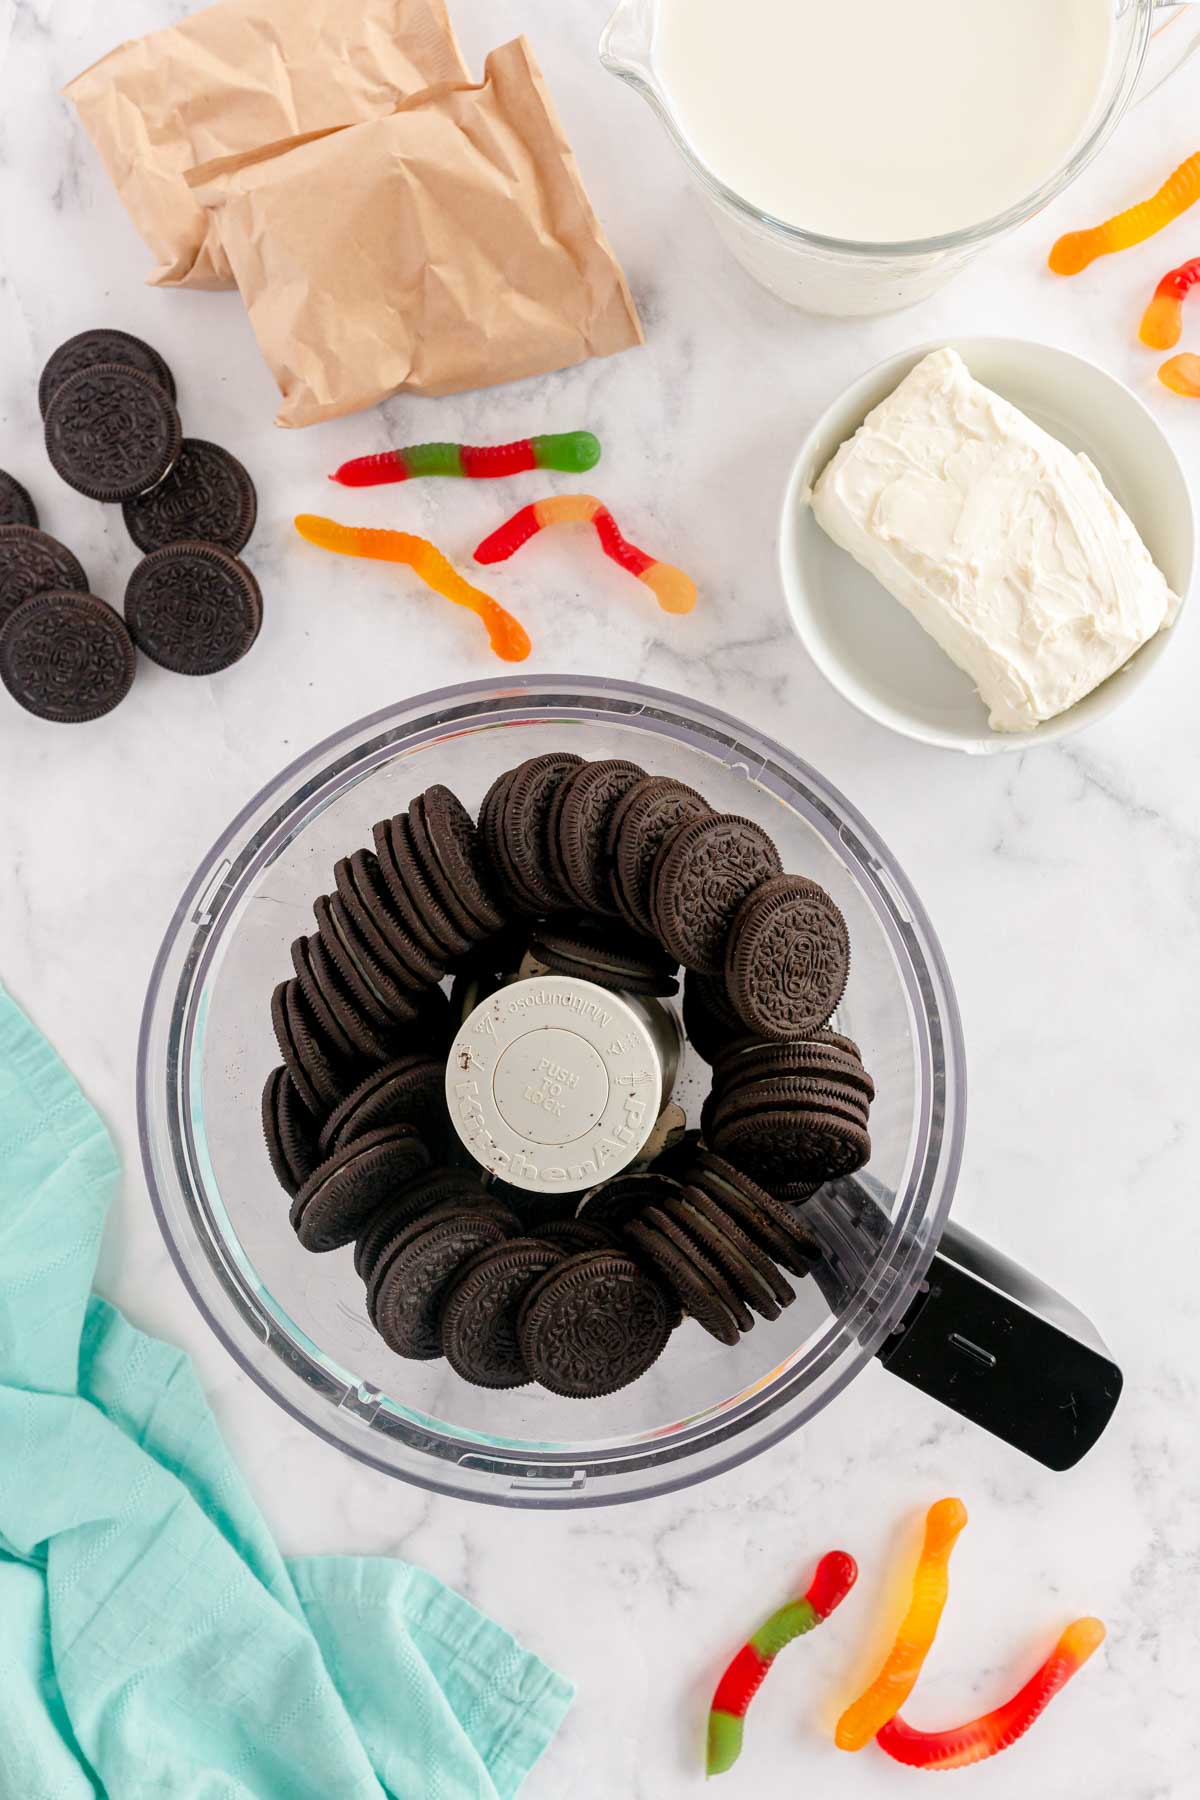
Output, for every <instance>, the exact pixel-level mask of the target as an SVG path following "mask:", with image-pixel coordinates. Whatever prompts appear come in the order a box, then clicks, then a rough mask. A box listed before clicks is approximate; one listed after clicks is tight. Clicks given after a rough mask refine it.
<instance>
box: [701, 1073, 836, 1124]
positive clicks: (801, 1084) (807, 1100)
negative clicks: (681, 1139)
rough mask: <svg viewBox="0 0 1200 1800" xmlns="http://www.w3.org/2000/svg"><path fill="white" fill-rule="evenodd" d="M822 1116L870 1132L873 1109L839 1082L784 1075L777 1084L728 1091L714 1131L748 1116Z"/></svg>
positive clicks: (720, 1100) (718, 1106)
mask: <svg viewBox="0 0 1200 1800" xmlns="http://www.w3.org/2000/svg"><path fill="white" fill-rule="evenodd" d="M796 1111H799V1112H819V1113H821V1114H825V1113H830V1114H832V1115H833V1117H835V1118H839V1119H846V1120H848V1121H849V1123H850V1124H851V1125H861V1126H863V1128H864V1129H865V1128H866V1125H867V1121H868V1113H869V1108H868V1104H867V1099H866V1096H865V1095H864V1094H861V1093H858V1092H856V1091H855V1089H854V1088H852V1087H849V1086H843V1085H842V1084H841V1083H839V1082H833V1081H817V1080H815V1079H814V1078H813V1077H812V1076H810V1075H784V1076H781V1077H779V1078H778V1079H777V1080H774V1081H747V1082H742V1083H741V1084H740V1085H738V1086H736V1087H733V1088H731V1089H727V1090H725V1091H724V1092H722V1093H721V1094H720V1095H719V1096H718V1097H717V1099H716V1102H715V1104H714V1106H713V1108H712V1112H711V1124H712V1127H713V1129H714V1131H719V1130H720V1129H721V1127H722V1126H723V1125H726V1124H728V1123H729V1122H730V1121H731V1120H733V1119H740V1118H742V1117H743V1116H744V1115H745V1114H746V1113H761V1112H796Z"/></svg>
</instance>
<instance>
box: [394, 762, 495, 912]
mask: <svg viewBox="0 0 1200 1800" xmlns="http://www.w3.org/2000/svg"><path fill="white" fill-rule="evenodd" d="M414 805H416V806H417V807H418V808H419V812H420V818H421V822H422V824H423V826H424V829H425V834H426V837H427V839H428V842H429V845H430V848H431V850H432V852H433V855H434V859H435V861H436V863H437V867H438V869H439V870H440V872H441V874H442V875H443V876H444V877H445V880H446V881H447V883H448V884H449V887H450V890H451V892H452V893H453V894H454V897H455V899H456V900H458V901H459V902H460V904H461V905H462V906H463V908H464V910H465V911H466V912H467V913H468V915H469V916H470V918H471V919H472V920H473V921H474V922H475V925H476V926H477V928H479V929H480V930H482V931H483V932H484V934H485V935H492V934H494V933H496V932H498V931H503V929H504V927H505V925H506V924H507V923H508V915H507V913H506V912H505V910H504V908H503V907H502V906H501V905H500V903H499V901H498V899H497V897H496V895H495V893H494V892H493V890H492V883H491V877H490V874H489V870H488V865H487V862H486V859H485V858H484V856H483V855H482V853H481V847H480V843H479V835H478V833H477V832H476V830H475V821H474V820H473V819H472V817H471V815H470V813H469V812H468V811H467V809H466V807H465V806H464V805H463V803H462V801H461V800H460V799H459V798H458V795H457V794H453V793H451V791H450V789H449V788H448V787H444V786H443V785H442V783H441V782H435V783H434V785H433V786H432V787H427V788H426V789H425V792H424V793H423V794H422V795H421V796H420V798H419V800H418V801H416V802H414ZM409 811H410V812H411V811H412V807H410V808H409Z"/></svg>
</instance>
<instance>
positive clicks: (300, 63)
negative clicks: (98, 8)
mask: <svg viewBox="0 0 1200 1800" xmlns="http://www.w3.org/2000/svg"><path fill="white" fill-rule="evenodd" d="M469 79H470V77H469V72H468V70H467V68H466V66H465V64H464V62H463V59H462V56H461V54H460V52H459V48H458V45H457V43H456V42H455V38H454V33H453V31H452V29H451V26H450V21H449V18H448V17H447V14H446V8H445V3H444V0H221V4H220V5H217V6H210V7H208V8H206V9H205V11H203V12H199V13H195V14H193V16H192V17H191V18H188V19H184V20H183V21H182V23H181V24H179V25H173V26H170V27H169V28H168V29H166V30H164V31H155V32H152V33H151V34H150V35H149V36H148V37H143V38H137V39H135V40H133V41H131V42H129V43H125V44H121V45H119V46H118V48H117V49H115V50H112V51H110V53H109V54H108V55H107V56H105V57H104V58H102V60H101V61H100V62H98V63H95V64H93V66H92V67H91V68H90V69H87V70H85V72H84V73H83V74H82V75H79V76H77V77H76V78H75V80H74V81H72V82H71V83H70V85H69V86H68V87H67V89H66V90H65V91H66V94H67V97H68V98H69V99H70V100H71V101H73V102H74V105H75V107H76V108H77V110H78V112H79V116H80V118H81V119H82V121H83V124H84V127H85V128H86V130H87V132H88V134H89V136H90V137H91V139H92V141H93V143H94V144H95V146H96V149H97V150H98V151H99V153H100V157H101V160H102V161H103V163H104V165H105V167H106V168H107V170H108V172H109V175H110V176H111V177H112V180H113V182H114V183H115V185H116V188H117V192H118V193H119V195H120V196H121V199H122V201H123V202H124V204H125V208H126V210H127V211H128V213H129V216H130V218H131V219H132V220H133V223H134V225H135V226H136V227H137V229H138V231H139V232H140V234H141V236H142V237H143V238H144V239H145V241H146V243H147V244H148V245H149V247H150V249H151V250H152V251H153V253H154V255H155V256H156V257H157V258H158V267H157V268H156V269H155V271H154V273H153V274H152V275H151V276H150V278H149V279H150V282H151V284H152V285H155V286H159V287H196V288H221V287H231V286H232V285H233V278H232V275H231V274H230V270H229V265H228V263H227V262H226V261H225V258H224V257H223V255H222V254H221V251H220V247H219V245H218V243H217V241H216V237H215V234H214V233H213V232H212V230H211V228H210V225H209V220H208V218H207V216H206V215H205V212H204V210H203V208H202V207H200V206H199V205H198V204H197V203H196V201H195V200H194V199H193V198H192V194H191V192H190V190H189V188H188V186H187V184H186V182H185V180H184V175H185V174H186V172H187V170H189V169H191V168H194V167H195V166H196V165H197V164H199V163H209V162H212V161H214V160H215V159H216V158H219V157H227V156H237V155H241V154H242V153H243V152H245V151H248V150H254V149H257V148H258V146H259V145H261V144H272V143H276V142H278V141H279V140H280V139H281V138H285V137H294V136H296V135H297V134H300V133H304V132H312V131H323V130H327V129H328V128H329V127H331V126H336V125H350V124H354V123H356V122H357V121H358V120H360V119H370V118H375V117H378V116H380V115H383V114H388V113H391V112H393V111H394V110H395V108H396V107H397V106H398V105H399V104H400V103H401V102H402V101H404V100H406V99H408V98H409V97H410V96H411V95H413V94H417V93H420V92H421V91H422V90H423V89H425V88H428V87H431V86H433V85H435V84H436V83H439V82H446V81H467V80H469Z"/></svg>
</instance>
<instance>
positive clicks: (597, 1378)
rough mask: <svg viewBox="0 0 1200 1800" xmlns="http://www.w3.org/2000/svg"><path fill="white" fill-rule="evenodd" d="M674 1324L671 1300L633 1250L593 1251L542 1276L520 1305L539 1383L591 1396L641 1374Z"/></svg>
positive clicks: (525, 1352)
mask: <svg viewBox="0 0 1200 1800" xmlns="http://www.w3.org/2000/svg"><path fill="white" fill-rule="evenodd" d="M672 1327H673V1318H672V1309H671V1306H670V1302H669V1301H668V1299H667V1296H666V1295H665V1294H664V1292H663V1290H662V1288H661V1287H660V1286H659V1283H658V1282H657V1281H656V1280H655V1279H654V1278H653V1276H651V1275H649V1274H647V1273H646V1271H645V1270H644V1269H643V1268H641V1266H640V1265H639V1264H638V1263H636V1262H635V1261H634V1259H633V1258H632V1257H631V1256H626V1255H624V1254H622V1253H621V1252H620V1251H615V1250H598V1251H594V1252H591V1253H585V1254H584V1255H582V1256H574V1257H569V1258H568V1259H567V1260H566V1261H565V1262H564V1263H563V1264H562V1265H561V1267H559V1268H558V1269H555V1270H552V1271H551V1273H550V1274H549V1275H546V1276H543V1277H542V1279H541V1281H540V1282H539V1283H538V1286H537V1289H536V1291H535V1292H533V1293H532V1294H531V1295H530V1296H529V1297H528V1298H527V1299H526V1302H525V1304H524V1305H523V1306H522V1308H521V1312H520V1317H519V1322H518V1328H517V1336H518V1342H519V1344H520V1348H521V1354H522V1356H523V1357H524V1359H525V1364H526V1367H527V1368H528V1369H529V1372H530V1374H531V1375H532V1376H533V1378H534V1380H535V1381H537V1382H540V1383H541V1385H542V1387H544V1388H547V1389H549V1391H550V1392H551V1393H552V1394H561V1395H563V1396H564V1397H565V1398H567V1399H579V1400H593V1399H598V1398H599V1397H600V1396H601V1395H603V1394H613V1393H616V1392H617V1390H618V1389H620V1388H623V1387H627V1386H628V1385H629V1383H630V1382H632V1381H636V1380H637V1379H638V1377H639V1376H641V1375H644V1374H645V1373H646V1370H647V1369H649V1368H650V1367H651V1366H652V1365H653V1364H654V1363H656V1362H657V1361H658V1359H659V1357H660V1356H661V1355H662V1353H663V1351H664V1350H665V1349H666V1347H667V1344H668V1342H669V1340H670V1337H671V1331H672Z"/></svg>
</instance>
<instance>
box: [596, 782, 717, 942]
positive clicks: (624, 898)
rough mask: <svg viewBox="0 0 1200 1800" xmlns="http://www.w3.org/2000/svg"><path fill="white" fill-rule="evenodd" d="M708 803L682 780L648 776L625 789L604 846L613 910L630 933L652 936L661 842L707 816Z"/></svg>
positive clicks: (709, 810) (708, 812) (709, 811)
mask: <svg viewBox="0 0 1200 1800" xmlns="http://www.w3.org/2000/svg"><path fill="white" fill-rule="evenodd" d="M711 811H712V808H711V807H710V806H709V804H708V802H707V800H705V799H704V797H703V796H702V795H701V794H698V793H697V792H696V790H695V789H694V788H690V787H688V786H687V785H686V784H685V783H684V782H682V781H672V780H670V779H669V778H668V777H667V776H665V775H650V776H647V778H646V779H645V781H639V782H636V783H635V784H634V786H633V787H631V788H630V790H629V792H628V793H627V794H626V795H625V798H624V799H623V800H622V801H621V803H620V805H619V807H618V808H617V809H616V811H615V812H614V814H613V819H612V824H611V826H610V829H609V840H608V845H607V851H608V865H609V880H610V884H611V887H612V896H613V902H614V904H615V906H616V908H617V911H618V912H619V913H620V914H621V916H622V918H623V919H625V921H626V922H627V923H628V924H630V925H632V926H633V928H634V930H635V931H642V932H646V933H647V934H649V935H650V936H653V935H654V932H655V930H656V926H655V923H654V915H653V913H652V912H651V910H650V877H651V874H652V872H653V869H654V863H655V860H656V858H657V856H658V853H659V851H660V850H661V849H662V846H663V843H664V842H665V840H666V839H667V838H668V837H670V835H671V833H672V832H674V831H678V829H679V827H680V826H681V825H689V824H692V823H693V822H694V821H695V820H697V819H703V818H706V817H707V816H708V815H709V814H710V813H711Z"/></svg>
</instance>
